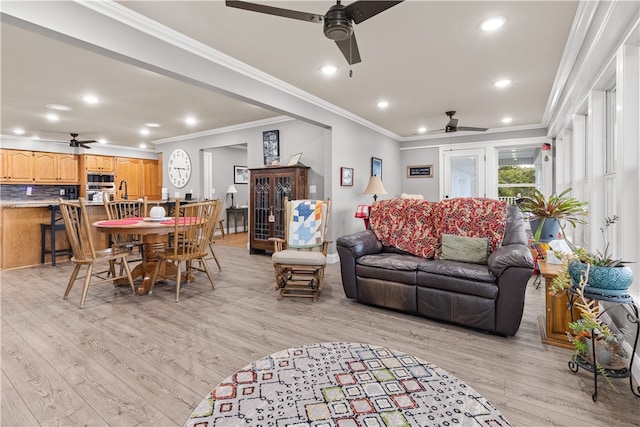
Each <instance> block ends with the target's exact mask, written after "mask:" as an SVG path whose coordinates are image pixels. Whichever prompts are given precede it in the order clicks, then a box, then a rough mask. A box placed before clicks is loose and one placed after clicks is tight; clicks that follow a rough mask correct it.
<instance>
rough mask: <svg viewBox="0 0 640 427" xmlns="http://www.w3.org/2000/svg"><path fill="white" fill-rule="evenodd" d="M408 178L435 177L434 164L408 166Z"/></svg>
mask: <svg viewBox="0 0 640 427" xmlns="http://www.w3.org/2000/svg"><path fill="white" fill-rule="evenodd" d="M407 178H433V165H416V166H407Z"/></svg>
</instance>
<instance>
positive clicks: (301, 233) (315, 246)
mask: <svg viewBox="0 0 640 427" xmlns="http://www.w3.org/2000/svg"><path fill="white" fill-rule="evenodd" d="M284 205H285V221H284V223H285V235H284V239H279V238H271V239H269V240H272V241H273V242H274V252H273V255H272V256H271V260H272V261H273V267H274V269H275V275H276V289H278V290H279V291H280V292H279V293H278V299H279V300H280V299H282V298H283V297H307V298H313V301H317V299H318V295H319V294H320V292H321V291H322V284H323V281H324V268H325V265H326V264H327V258H326V257H327V248H328V246H329V243H330V242H329V241H328V240H326V235H327V226H328V224H329V212H330V207H331V199H327V200H326V201H322V200H291V201H289V200H287V199H286V198H285V201H284Z"/></svg>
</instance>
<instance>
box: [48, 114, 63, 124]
mask: <svg viewBox="0 0 640 427" xmlns="http://www.w3.org/2000/svg"><path fill="white" fill-rule="evenodd" d="M45 117H46V118H47V120H49V121H50V122H57V121H58V120H60V117H58V115H57V114H53V113H49V114H47V115H46V116H45Z"/></svg>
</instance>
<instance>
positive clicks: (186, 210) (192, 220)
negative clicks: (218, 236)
mask: <svg viewBox="0 0 640 427" xmlns="http://www.w3.org/2000/svg"><path fill="white" fill-rule="evenodd" d="M215 214H216V201H215V200H208V201H204V202H199V203H188V204H184V205H180V204H176V209H175V212H174V216H173V221H174V230H173V232H172V234H173V236H174V237H173V239H172V243H171V246H168V247H167V248H165V250H164V251H161V252H158V254H160V255H161V257H162V259H163V260H164V261H168V262H171V263H173V264H174V265H175V267H176V274H175V276H163V277H164V278H165V279H169V280H174V281H175V282H176V302H179V301H180V283H181V281H182V280H183V277H182V276H183V273H188V272H189V271H190V270H192V269H193V263H194V262H195V261H200V265H201V266H202V270H203V271H204V272H205V273H206V274H207V277H208V279H209V282H210V283H211V287H212V288H214V289H215V285H214V283H213V278H212V276H211V271H210V270H209V267H208V266H207V263H206V261H205V258H206V257H207V256H208V253H207V248H208V245H209V241H210V235H211V232H212V231H211V229H212V228H213V227H215V224H216V221H215V218H216V217H215ZM161 264H162V263H161V262H159V263H157V264H156V268H155V271H154V272H153V276H152V277H151V283H152V284H151V288H150V289H149V293H152V292H153V288H154V287H155V283H156V278H157V276H158V273H159V272H160V266H161ZM183 265H184V268H183Z"/></svg>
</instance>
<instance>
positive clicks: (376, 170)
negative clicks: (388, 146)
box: [371, 157, 382, 179]
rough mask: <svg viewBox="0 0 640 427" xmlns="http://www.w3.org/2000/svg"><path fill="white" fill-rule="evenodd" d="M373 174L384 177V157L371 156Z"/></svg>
mask: <svg viewBox="0 0 640 427" xmlns="http://www.w3.org/2000/svg"><path fill="white" fill-rule="evenodd" d="M371 176H378V177H380V179H382V159H379V158H377V157H372V158H371Z"/></svg>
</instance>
